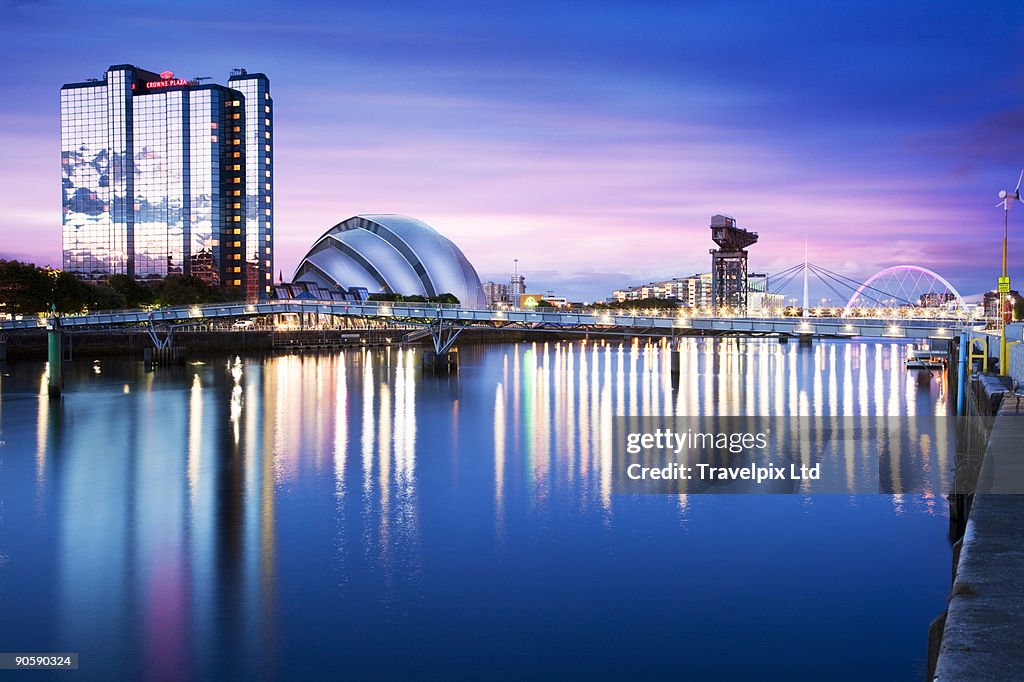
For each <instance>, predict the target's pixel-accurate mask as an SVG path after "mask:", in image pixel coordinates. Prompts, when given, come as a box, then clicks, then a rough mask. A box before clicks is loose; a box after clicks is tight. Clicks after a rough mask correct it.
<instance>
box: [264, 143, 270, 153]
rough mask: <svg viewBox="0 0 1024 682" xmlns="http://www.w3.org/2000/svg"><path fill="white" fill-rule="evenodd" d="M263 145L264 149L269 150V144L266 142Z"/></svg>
mask: <svg viewBox="0 0 1024 682" xmlns="http://www.w3.org/2000/svg"><path fill="white" fill-rule="evenodd" d="M263 146H264V148H265V149H266V150H267V151H268V152H269V151H270V145H269V144H267V145H263Z"/></svg>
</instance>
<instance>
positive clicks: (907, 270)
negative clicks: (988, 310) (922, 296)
mask: <svg viewBox="0 0 1024 682" xmlns="http://www.w3.org/2000/svg"><path fill="white" fill-rule="evenodd" d="M886 278H893V279H894V280H897V281H903V282H906V280H908V279H911V278H912V279H914V280H915V281H916V282H918V283H920V282H922V281H928V280H931V281H932V283H933V284H934V283H938V284H941V285H942V287H941V288H936V289H932V290H930V291H931V292H934V293H939V294H941V293H949V294H952V295H953V300H954V301H956V308H957V311H963V310H965V309H966V304H965V303H964V298H963V296H961V295H960V292H959V291H957V289H956V287H954V286H953V285H952V284H951V283H950V282H949V280H947V279H946V278H945V277H943V276H942V275H940V274H939V273H937V272H935V271H934V270H929V269H928V268H924V267H921V266H920V265H893V266H892V267H888V268H885V269H884V270H879V271H878V272H876V273H875V274H873V275H871V277H869V278H868V279H867V281H866V282H864V283H863V284H861V285H860V287H858V288H857V290H856V291H855V292H854V293H853V296H851V297H850V300H849V301H848V302H847V303H846V308H845V309H844V310H843V317H849V316H850V315H851V313H852V312H853V310H854V309H855V308H857V307H858V306H860V305H862V304H863V302H864V301H867V300H870V297H869V296H868V295H867V294H866V293H865V292H867V291H877V292H884V291H885V290H884V289H881V288H880V286H876V284H878V285H881V284H882V282H883V281H884V280H885V279H886ZM901 278H902V280H901ZM903 287H904V285H903V284H901V285H900V288H901V290H903ZM941 289H945V291H942V290H941ZM890 293H891V292H890Z"/></svg>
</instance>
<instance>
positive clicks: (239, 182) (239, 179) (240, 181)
mask: <svg viewBox="0 0 1024 682" xmlns="http://www.w3.org/2000/svg"><path fill="white" fill-rule="evenodd" d="M232 182H234V183H235V184H236V185H239V184H241V183H242V178H234V179H233V180H232Z"/></svg>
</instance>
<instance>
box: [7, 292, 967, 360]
mask: <svg viewBox="0 0 1024 682" xmlns="http://www.w3.org/2000/svg"><path fill="white" fill-rule="evenodd" d="M282 315H288V316H294V317H297V318H298V320H300V321H301V323H302V324H309V325H314V324H318V323H322V322H326V321H328V320H330V319H331V318H335V319H337V318H348V319H364V320H375V321H383V322H388V321H392V322H395V323H401V324H406V325H408V324H413V325H423V326H424V328H425V329H431V330H432V336H433V338H434V341H435V346H436V347H437V350H438V351H439V352H440V351H443V350H447V348H448V347H450V346H451V343H452V342H454V337H455V336H457V335H458V333H460V332H461V331H462V330H464V329H509V330H518V331H530V332H540V333H543V332H561V333H579V334H587V335H608V336H623V335H624V336H648V337H678V336H779V337H787V338H802V337H811V338H815V337H821V338H853V337H873V338H893V339H950V338H953V337H954V336H956V335H958V334H959V332H960V330H961V329H962V328H963V327H964V324H965V322H964V321H962V320H961V321H957V320H941V319H896V320H893V319H862V318H838V317H822V318H814V317H779V318H754V317H693V316H689V315H687V314H685V312H683V313H679V312H677V311H675V310H668V311H664V312H661V311H630V312H625V311H603V310H567V311H559V310H544V311H540V310H536V309H534V310H471V309H465V308H460V307H453V306H443V305H437V304H416V303H406V304H400V305H395V304H391V303H382V302H381V303H378V302H367V303H350V302H339V301H309V300H301V301H298V300H295V301H272V302H266V303H258V304H245V303H237V304H213V305H204V306H179V307H168V308H157V309H154V310H126V311H112V312H98V313H89V314H84V315H68V316H61V317H56V318H41V317H32V318H27V319H21V320H7V321H3V322H0V331H4V332H14V331H19V330H29V329H40V328H53V327H59V328H60V329H61V330H63V331H65V332H74V331H89V330H96V331H99V330H117V329H131V328H133V327H134V328H140V327H145V328H148V329H154V328H159V327H164V328H168V329H173V328H174V327H176V326H182V325H194V324H197V323H199V324H202V323H204V322H208V321H216V320H225V321H231V320H238V319H245V318H253V317H262V316H282ZM325 318H326V319H325Z"/></svg>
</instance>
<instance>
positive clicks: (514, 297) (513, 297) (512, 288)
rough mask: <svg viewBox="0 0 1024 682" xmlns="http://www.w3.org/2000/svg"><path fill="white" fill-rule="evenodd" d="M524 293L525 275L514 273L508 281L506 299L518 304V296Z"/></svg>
mask: <svg viewBox="0 0 1024 682" xmlns="http://www.w3.org/2000/svg"><path fill="white" fill-rule="evenodd" d="M525 293H526V277H525V276H524V275H520V274H519V273H516V274H514V275H512V277H511V278H509V283H508V300H509V302H511V303H513V304H515V305H519V298H520V297H521V296H523V295H524V294H525Z"/></svg>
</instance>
